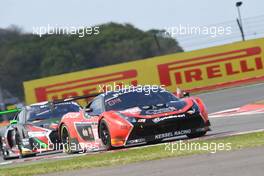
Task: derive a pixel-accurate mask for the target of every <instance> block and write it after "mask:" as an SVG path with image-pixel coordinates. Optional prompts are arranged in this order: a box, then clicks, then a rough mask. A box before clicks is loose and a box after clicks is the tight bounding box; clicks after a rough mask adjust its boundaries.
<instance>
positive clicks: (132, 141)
mask: <svg viewBox="0 0 264 176" xmlns="http://www.w3.org/2000/svg"><path fill="white" fill-rule="evenodd" d="M143 142H146V139H144V138H140V139H133V140H129V141H127V144H138V143H143Z"/></svg>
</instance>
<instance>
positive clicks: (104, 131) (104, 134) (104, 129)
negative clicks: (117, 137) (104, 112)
mask: <svg viewBox="0 0 264 176" xmlns="http://www.w3.org/2000/svg"><path fill="white" fill-rule="evenodd" d="M99 135H100V138H101V140H102V143H103V144H104V146H105V148H106V149H107V150H110V149H112V148H113V147H112V145H111V134H110V132H109V128H108V125H107V123H106V122H105V121H104V120H101V122H100V126H99Z"/></svg>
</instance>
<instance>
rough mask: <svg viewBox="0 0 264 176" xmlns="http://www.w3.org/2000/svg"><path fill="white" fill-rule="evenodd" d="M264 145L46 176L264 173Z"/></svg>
mask: <svg viewBox="0 0 264 176" xmlns="http://www.w3.org/2000/svg"><path fill="white" fill-rule="evenodd" d="M263 153H264V148H251V149H245V150H238V151H231V152H219V153H215V154H202V155H192V156H185V157H177V158H167V159H162V160H155V161H144V162H138V163H133V164H130V165H128V166H116V167H104V168H94V169H81V170H78V171H71V172H60V173H52V174H48V175H47V176H72V175H78V176H86V175H89V176H104V175H107V176H109V175H114V176H124V175H125V176H140V175H148V176H170V175H184V176H189V175H190V176H207V175H210V176H235V175H240V176H253V175H254V176H263V173H264V167H263V165H264V155H263Z"/></svg>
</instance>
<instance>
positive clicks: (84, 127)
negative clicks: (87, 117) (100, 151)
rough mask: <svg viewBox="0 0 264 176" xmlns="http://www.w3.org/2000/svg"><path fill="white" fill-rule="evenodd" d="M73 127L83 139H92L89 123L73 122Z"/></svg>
mask: <svg viewBox="0 0 264 176" xmlns="http://www.w3.org/2000/svg"><path fill="white" fill-rule="evenodd" d="M75 128H76V130H77V132H78V134H79V136H80V137H81V138H82V139H83V140H85V141H91V140H94V134H93V130H92V124H91V123H75Z"/></svg>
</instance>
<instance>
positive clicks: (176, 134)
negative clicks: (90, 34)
mask: <svg viewBox="0 0 264 176" xmlns="http://www.w3.org/2000/svg"><path fill="white" fill-rule="evenodd" d="M191 132H192V130H191V129H187V130H180V131H174V132H168V133H162V134H157V135H155V139H164V138H170V137H174V136H179V135H184V134H190V133H191Z"/></svg>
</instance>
